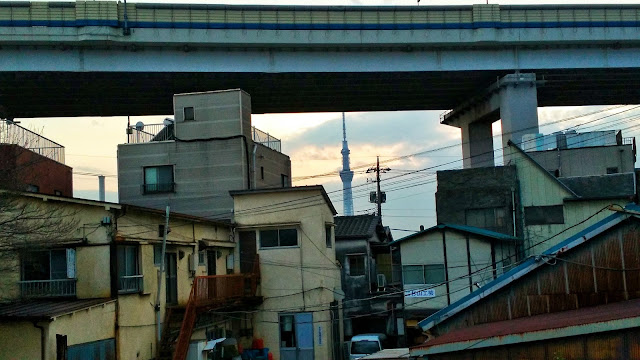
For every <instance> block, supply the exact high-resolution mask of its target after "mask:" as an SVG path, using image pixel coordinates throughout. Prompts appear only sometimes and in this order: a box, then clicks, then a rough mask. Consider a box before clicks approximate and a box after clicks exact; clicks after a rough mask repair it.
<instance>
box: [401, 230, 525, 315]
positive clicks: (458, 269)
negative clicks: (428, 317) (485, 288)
mask: <svg viewBox="0 0 640 360" xmlns="http://www.w3.org/2000/svg"><path fill="white" fill-rule="evenodd" d="M442 238H443V234H442V232H441V231H430V232H428V233H425V234H423V235H420V236H417V237H415V238H412V239H408V240H406V241H403V242H400V243H399V246H400V251H401V256H402V265H403V266H405V265H430V264H442V265H444V262H445V260H444V259H445V256H444V255H445V248H444V245H443V239H442ZM444 238H445V243H446V262H447V264H446V266H447V269H446V271H447V276H448V280H449V289H448V291H449V298H447V286H446V284H442V285H438V286H435V287H432V286H429V285H418V284H403V289H404V290H415V289H427V288H433V289H435V292H436V293H435V297H433V298H428V297H420V298H416V297H407V296H406V295H405V298H404V302H405V312H406V313H408V314H411V313H419V314H425V313H428V312H433V311H435V310H439V309H441V308H444V307H445V306H447V305H448V304H450V303H453V302H455V301H457V300H459V299H460V298H462V297H464V296H465V295H467V294H470V293H471V292H472V291H474V290H476V289H477V288H478V286H477V285H475V284H476V283H477V284H479V285H480V286H482V285H484V284H486V283H488V282H489V281H491V280H493V278H494V275H493V267H492V265H493V264H492V257H491V248H492V244H491V243H492V240H489V239H487V238H484V237H479V236H476V235H472V234H466V233H460V232H457V231H451V230H445V232H444ZM467 239H468V241H469V250H468V251H469V252H468V253H469V254H470V257H469V256H467ZM493 243H494V245H493V247H494V251H495V252H496V255H495V256H496V264H495V266H496V275H500V274H502V273H503V272H504V271H506V270H508V269H506V270H505V269H503V268H502V260H503V259H506V258H508V257H509V256H513V255H515V243H508V242H501V241H498V240H493ZM512 261H515V258H512ZM470 278H471V281H469V280H470ZM409 317H411V315H409V316H408V318H409Z"/></svg>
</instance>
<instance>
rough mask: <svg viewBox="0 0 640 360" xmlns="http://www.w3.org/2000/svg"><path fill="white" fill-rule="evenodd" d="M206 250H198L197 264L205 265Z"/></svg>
mask: <svg viewBox="0 0 640 360" xmlns="http://www.w3.org/2000/svg"><path fill="white" fill-rule="evenodd" d="M206 256H207V251H206V250H200V251H198V265H206V264H207V257H206Z"/></svg>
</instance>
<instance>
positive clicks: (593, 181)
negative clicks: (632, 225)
mask: <svg viewBox="0 0 640 360" xmlns="http://www.w3.org/2000/svg"><path fill="white" fill-rule="evenodd" d="M558 180H560V182H562V183H563V184H565V185H566V186H567V187H569V188H570V189H571V190H573V192H575V193H576V194H577V195H578V196H579V197H580V198H583V199H610V198H627V197H631V196H633V194H634V190H635V189H634V181H635V179H634V174H633V173H623V174H609V175H597V176H575V177H564V178H563V177H561V178H558Z"/></svg>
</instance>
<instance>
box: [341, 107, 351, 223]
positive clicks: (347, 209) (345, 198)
mask: <svg viewBox="0 0 640 360" xmlns="http://www.w3.org/2000/svg"><path fill="white" fill-rule="evenodd" d="M341 153H342V171H340V179H342V206H343V212H344V214H345V215H346V216H352V215H353V194H352V192H351V180H353V171H351V168H350V165H349V154H350V153H351V151H349V144H348V143H347V125H346V121H345V116H344V113H342V151H341Z"/></svg>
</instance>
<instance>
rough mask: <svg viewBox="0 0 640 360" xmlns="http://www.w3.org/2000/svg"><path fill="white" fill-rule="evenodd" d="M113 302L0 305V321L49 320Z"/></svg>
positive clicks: (106, 300)
mask: <svg viewBox="0 0 640 360" xmlns="http://www.w3.org/2000/svg"><path fill="white" fill-rule="evenodd" d="M112 301H115V300H114V299H109V298H100V299H81V300H78V299H73V300H25V301H16V302H10V303H5V304H0V320H51V319H53V318H55V317H57V316H61V315H65V314H69V313H72V312H74V311H78V310H82V309H87V308H90V307H93V306H96V305H101V304H106V303H109V302H112Z"/></svg>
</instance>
